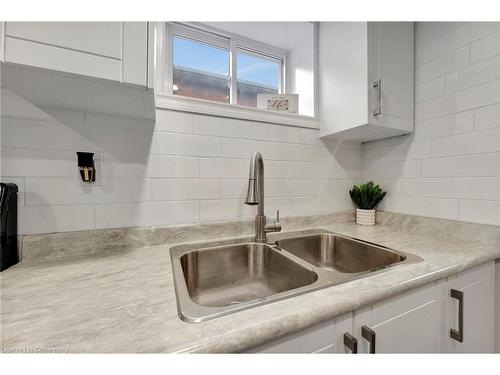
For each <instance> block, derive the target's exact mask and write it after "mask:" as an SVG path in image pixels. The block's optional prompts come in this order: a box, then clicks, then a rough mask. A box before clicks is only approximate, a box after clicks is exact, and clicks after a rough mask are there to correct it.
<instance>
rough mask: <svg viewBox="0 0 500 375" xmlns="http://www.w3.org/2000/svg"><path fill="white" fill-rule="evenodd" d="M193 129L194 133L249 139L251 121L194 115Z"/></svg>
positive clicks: (251, 126)
mask: <svg viewBox="0 0 500 375" xmlns="http://www.w3.org/2000/svg"><path fill="white" fill-rule="evenodd" d="M193 131H194V133H195V134H203V135H214V136H220V137H230V138H247V139H249V138H252V136H253V123H252V122H251V121H245V120H237V119H229V118H224V117H217V116H204V115H194V117H193Z"/></svg>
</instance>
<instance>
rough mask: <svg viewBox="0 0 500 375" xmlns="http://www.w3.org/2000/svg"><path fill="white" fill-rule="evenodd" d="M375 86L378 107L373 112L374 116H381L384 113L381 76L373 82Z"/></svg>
mask: <svg viewBox="0 0 500 375" xmlns="http://www.w3.org/2000/svg"><path fill="white" fill-rule="evenodd" d="M373 88H374V89H375V90H376V92H377V108H375V109H374V110H373V111H372V113H373V116H379V115H380V114H381V113H382V80H381V79H380V78H379V79H378V80H376V81H375V82H373Z"/></svg>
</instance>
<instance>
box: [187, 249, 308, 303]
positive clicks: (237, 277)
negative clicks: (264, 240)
mask: <svg viewBox="0 0 500 375" xmlns="http://www.w3.org/2000/svg"><path fill="white" fill-rule="evenodd" d="M180 260H181V265H182V272H183V274H184V279H185V280H186V285H187V290H188V293H189V296H190V297H191V299H192V300H193V301H194V302H196V303H198V304H200V305H204V306H217V307H222V306H229V305H235V304H239V303H242V302H247V301H251V300H256V299H261V298H265V297H268V296H271V295H273V294H277V293H281V292H285V291H288V290H291V289H296V288H299V287H302V286H305V285H309V284H312V283H314V282H315V281H316V280H317V279H318V276H317V274H316V273H315V272H313V271H311V270H309V269H307V268H304V267H303V266H301V265H300V264H298V263H296V262H294V261H293V260H291V259H289V258H287V257H286V256H284V255H282V254H280V252H279V251H276V250H275V249H273V248H272V247H270V246H267V245H264V244H259V243H245V244H237V245H226V246H220V247H214V248H211V249H206V250H204V249H201V250H196V251H192V252H189V253H187V254H184V255H182V256H181V258H180Z"/></svg>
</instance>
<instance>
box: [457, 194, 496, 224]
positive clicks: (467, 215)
mask: <svg viewBox="0 0 500 375" xmlns="http://www.w3.org/2000/svg"><path fill="white" fill-rule="evenodd" d="M459 219H460V220H463V221H469V222H473V223H488V224H493V225H500V201H498V200H496V201H478V200H461V201H460V202H459Z"/></svg>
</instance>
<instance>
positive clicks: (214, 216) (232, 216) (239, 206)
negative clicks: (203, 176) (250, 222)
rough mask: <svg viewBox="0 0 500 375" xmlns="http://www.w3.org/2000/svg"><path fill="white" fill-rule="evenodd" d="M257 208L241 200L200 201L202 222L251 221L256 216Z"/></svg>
mask: <svg viewBox="0 0 500 375" xmlns="http://www.w3.org/2000/svg"><path fill="white" fill-rule="evenodd" d="M256 213H257V208H256V207H255V206H248V205H246V204H245V201H244V200H241V199H217V200H202V201H200V220H201V221H224V220H236V219H239V220H241V219H249V218H252V217H254V216H255V215H256Z"/></svg>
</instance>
